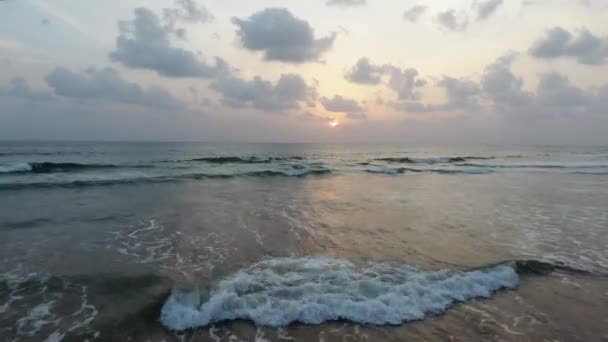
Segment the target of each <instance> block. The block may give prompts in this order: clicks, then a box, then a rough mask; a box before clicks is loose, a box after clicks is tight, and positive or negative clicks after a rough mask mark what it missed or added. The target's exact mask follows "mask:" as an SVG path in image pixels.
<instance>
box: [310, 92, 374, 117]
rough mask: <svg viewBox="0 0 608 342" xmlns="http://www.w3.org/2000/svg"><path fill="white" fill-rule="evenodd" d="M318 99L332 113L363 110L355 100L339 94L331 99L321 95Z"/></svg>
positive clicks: (358, 112)
mask: <svg viewBox="0 0 608 342" xmlns="http://www.w3.org/2000/svg"><path fill="white" fill-rule="evenodd" d="M319 101H320V102H321V104H322V105H323V107H325V109H326V110H327V111H330V112H334V113H354V114H362V113H364V112H365V110H364V109H363V107H361V106H360V105H359V103H358V102H357V101H355V100H353V99H349V98H346V97H342V96H341V95H335V96H334V97H333V98H332V99H329V98H327V97H322V98H321V99H320V100H319Z"/></svg>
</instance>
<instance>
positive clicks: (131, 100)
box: [45, 67, 184, 109]
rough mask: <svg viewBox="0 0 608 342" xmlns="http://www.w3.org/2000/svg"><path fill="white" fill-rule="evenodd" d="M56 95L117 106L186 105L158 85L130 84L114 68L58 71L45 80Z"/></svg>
mask: <svg viewBox="0 0 608 342" xmlns="http://www.w3.org/2000/svg"><path fill="white" fill-rule="evenodd" d="M45 80H46V82H47V84H48V85H49V86H50V87H51V88H52V89H53V91H54V92H55V94H56V95H58V96H62V97H66V98H71V99H78V100H109V101H111V102H115V103H124V104H132V105H139V106H145V107H152V108H163V109H180V108H183V107H184V106H183V104H182V103H181V102H180V101H179V100H178V99H177V98H175V97H173V95H171V94H170V93H169V92H168V91H166V90H165V89H163V88H161V87H159V86H151V87H142V86H140V85H138V84H136V83H131V82H128V81H126V80H125V79H123V78H122V76H121V75H120V74H119V73H118V72H117V71H116V70H114V69H112V68H104V69H93V68H90V69H87V70H86V71H85V72H84V73H75V72H73V71H70V70H69V69H66V68H63V67H57V68H55V69H54V70H53V71H52V72H51V73H50V74H49V75H47V76H46V78H45Z"/></svg>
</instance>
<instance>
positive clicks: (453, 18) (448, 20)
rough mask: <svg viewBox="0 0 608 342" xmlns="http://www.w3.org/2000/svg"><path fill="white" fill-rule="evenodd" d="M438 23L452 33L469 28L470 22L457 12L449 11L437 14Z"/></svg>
mask: <svg viewBox="0 0 608 342" xmlns="http://www.w3.org/2000/svg"><path fill="white" fill-rule="evenodd" d="M436 19H437V23H438V24H439V25H440V26H441V27H442V28H443V29H445V30H447V31H452V32H459V31H464V30H466V29H467V27H468V26H469V20H468V19H467V18H466V17H465V16H464V15H461V14H457V13H456V11H455V10H453V9H449V10H446V11H444V12H439V13H438V14H437V17H436Z"/></svg>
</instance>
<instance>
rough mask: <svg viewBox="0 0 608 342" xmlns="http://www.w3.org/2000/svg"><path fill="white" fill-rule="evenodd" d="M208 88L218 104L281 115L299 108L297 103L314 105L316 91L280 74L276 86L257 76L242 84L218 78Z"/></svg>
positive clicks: (233, 78) (232, 78)
mask: <svg viewBox="0 0 608 342" xmlns="http://www.w3.org/2000/svg"><path fill="white" fill-rule="evenodd" d="M210 88H211V89H213V90H215V91H217V92H219V93H220V94H221V95H222V103H223V104H225V105H227V106H230V107H234V108H244V107H247V106H252V107H253V108H255V109H258V110H261V111H264V112H285V111H288V110H292V109H297V108H300V104H301V103H306V104H308V105H311V106H312V105H314V102H315V101H316V97H317V92H316V88H315V87H312V86H309V85H308V84H307V83H306V81H304V79H303V78H302V77H301V76H299V75H296V74H283V75H281V77H280V78H279V80H278V81H277V83H276V84H273V83H272V82H270V81H267V80H264V79H262V78H261V77H260V76H256V77H254V78H253V79H252V80H244V79H242V78H239V77H236V76H227V77H220V78H218V79H217V80H215V81H213V82H212V83H211V85H210Z"/></svg>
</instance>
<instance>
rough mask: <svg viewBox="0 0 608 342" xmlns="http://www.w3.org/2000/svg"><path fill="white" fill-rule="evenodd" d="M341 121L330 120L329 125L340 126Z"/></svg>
mask: <svg viewBox="0 0 608 342" xmlns="http://www.w3.org/2000/svg"><path fill="white" fill-rule="evenodd" d="M339 124H340V123H339V122H338V121H337V120H333V121H330V122H329V126H331V127H338V125H339Z"/></svg>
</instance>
